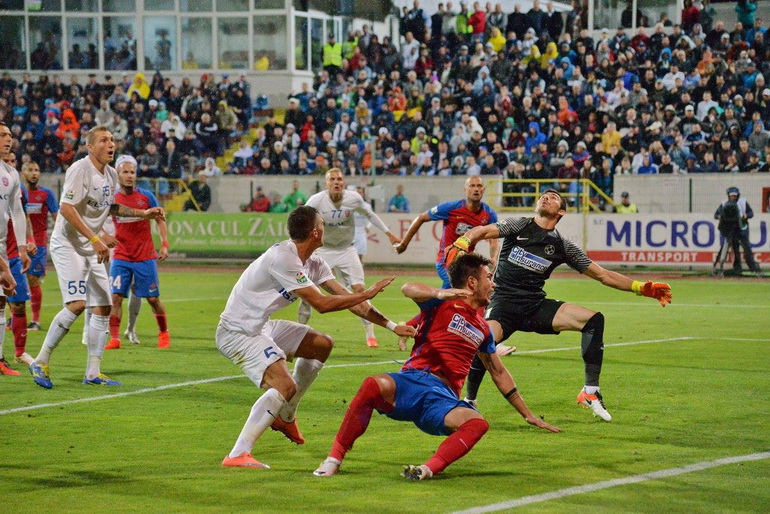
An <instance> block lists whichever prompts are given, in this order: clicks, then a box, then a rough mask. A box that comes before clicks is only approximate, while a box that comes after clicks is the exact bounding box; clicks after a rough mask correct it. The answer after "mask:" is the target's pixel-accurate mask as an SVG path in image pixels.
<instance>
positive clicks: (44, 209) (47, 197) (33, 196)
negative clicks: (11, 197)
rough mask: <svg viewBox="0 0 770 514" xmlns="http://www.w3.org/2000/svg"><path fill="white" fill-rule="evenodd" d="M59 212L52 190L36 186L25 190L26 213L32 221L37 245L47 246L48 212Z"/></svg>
mask: <svg viewBox="0 0 770 514" xmlns="http://www.w3.org/2000/svg"><path fill="white" fill-rule="evenodd" d="M49 212H50V213H53V214H55V213H57V212H59V204H58V203H57V202H56V197H55V196H54V194H53V191H51V190H50V189H48V188H47V187H42V186H38V187H36V188H35V189H28V190H27V214H28V215H29V220H30V221H31V222H32V233H33V234H34V235H35V244H36V245H37V246H48V213H49Z"/></svg>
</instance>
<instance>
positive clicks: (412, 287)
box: [401, 282, 473, 303]
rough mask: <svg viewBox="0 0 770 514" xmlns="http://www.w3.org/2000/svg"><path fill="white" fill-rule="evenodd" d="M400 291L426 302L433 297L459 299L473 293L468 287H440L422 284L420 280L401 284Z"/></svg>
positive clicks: (415, 299) (409, 296)
mask: <svg viewBox="0 0 770 514" xmlns="http://www.w3.org/2000/svg"><path fill="white" fill-rule="evenodd" d="M401 293H402V294H403V295H404V296H406V297H407V298H411V299H412V300H414V301H415V302H416V303H422V302H427V301H428V300H433V299H434V298H438V299H439V300H461V299H463V298H467V297H469V296H471V295H472V294H473V293H472V292H471V291H469V290H468V289H441V288H438V287H432V286H429V285H428V284H423V283H422V282H407V283H406V284H404V285H403V286H401Z"/></svg>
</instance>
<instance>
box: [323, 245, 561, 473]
mask: <svg viewBox="0 0 770 514" xmlns="http://www.w3.org/2000/svg"><path fill="white" fill-rule="evenodd" d="M489 265H490V261H489V260H488V259H486V258H484V257H482V256H480V255H478V254H467V255H463V256H462V257H459V258H458V259H456V261H455V262H454V263H453V264H452V266H450V267H449V278H450V282H451V285H452V286H454V287H456V288H457V289H438V288H435V287H430V286H428V285H426V284H421V283H417V282H411V283H408V284H405V285H404V286H403V287H402V288H401V291H402V292H403V293H404V295H405V296H407V297H409V298H411V299H412V300H414V301H415V302H416V303H417V305H418V306H419V307H420V311H421V312H422V319H421V321H420V324H419V325H418V327H417V335H416V336H415V344H414V348H413V349H412V354H411V356H410V357H409V359H408V360H407V361H406V363H404V366H403V368H401V371H399V372H398V373H383V374H381V375H376V376H373V377H368V378H366V379H365V380H364V382H363V384H361V388H360V389H359V390H358V393H357V394H356V396H355V397H354V398H353V400H352V401H351V402H350V407H348V410H347V412H346V413H345V418H344V419H343V420H342V425H341V426H340V429H339V431H338V432H337V436H336V437H335V438H334V443H333V444H332V449H331V451H330V452H329V456H328V457H327V458H326V460H324V461H323V462H322V463H321V465H320V466H319V467H318V469H317V470H315V471H314V472H313V474H314V475H316V476H319V477H326V476H331V475H334V474H335V473H336V472H337V471H338V470H339V468H340V465H341V464H342V460H343V459H344V458H345V454H347V452H348V451H350V450H351V449H352V448H353V444H354V443H355V441H356V440H357V439H358V438H359V437H361V436H362V435H363V433H364V432H365V431H366V428H367V427H368V426H369V421H370V420H371V417H372V413H373V411H374V410H377V411H378V412H380V413H382V414H385V415H386V416H388V417H389V418H391V419H395V420H397V421H411V422H413V423H414V424H415V425H417V427H418V428H419V429H420V430H422V431H423V432H426V433H428V434H431V435H445V436H449V437H447V438H446V439H445V440H444V442H442V443H441V445H440V446H439V447H438V450H437V451H436V453H435V454H433V456H432V457H431V458H430V459H428V460H427V461H426V462H425V463H424V464H422V465H419V466H407V467H406V469H405V470H404V472H403V476H404V477H406V478H407V479H410V480H425V479H426V478H430V477H432V476H433V475H435V474H437V473H440V472H441V471H443V470H444V469H446V467H447V466H449V465H450V464H452V463H453V462H454V461H456V460H458V459H460V458H461V457H463V456H464V455H465V454H467V453H468V452H469V451H470V450H471V449H472V448H473V446H474V445H475V444H476V443H477V442H478V441H479V439H481V438H482V437H483V436H484V434H485V433H486V432H487V430H488V429H489V423H487V422H486V420H485V419H484V417H483V416H482V415H481V414H479V412H478V411H477V410H476V409H475V408H473V407H472V406H471V405H470V404H469V403H467V402H465V401H462V400H460V391H461V390H462V387H463V382H464V381H465V377H466V376H467V375H468V370H469V368H470V365H471V361H472V360H473V359H474V356H476V357H475V358H477V359H479V360H481V362H483V363H484V366H486V367H487V369H489V372H490V374H491V375H492V380H494V382H495V385H496V386H497V388H498V389H499V390H500V393H501V394H502V395H503V396H504V397H505V398H506V399H507V400H508V402H510V404H511V405H512V406H513V407H514V408H515V409H516V410H517V411H518V412H519V414H521V415H522V417H524V419H525V420H526V421H527V423H529V424H530V425H534V426H536V427H539V428H544V429H546V430H550V431H551V432H560V429H558V428H556V427H554V426H551V425H549V424H548V423H546V422H545V421H543V420H541V419H540V418H538V417H537V416H535V415H534V414H532V412H530V410H529V408H528V407H527V404H526V403H525V402H524V399H523V398H522V397H521V395H520V394H519V392H518V390H517V388H516V384H515V382H514V381H513V377H511V374H510V373H509V372H508V370H507V369H505V366H503V363H502V362H501V361H500V357H499V356H498V355H497V354H496V353H495V341H494V340H493V339H492V334H491V332H490V330H489V325H487V323H486V321H484V318H483V316H482V315H481V314H480V310H481V309H482V308H483V307H485V306H487V305H488V304H489V299H490V296H491V295H492V292H493V291H494V289H495V284H494V283H493V282H492V272H491V271H490V269H489Z"/></svg>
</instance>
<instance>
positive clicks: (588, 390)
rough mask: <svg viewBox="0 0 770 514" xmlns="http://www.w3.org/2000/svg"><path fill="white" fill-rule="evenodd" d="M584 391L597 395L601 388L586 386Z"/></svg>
mask: <svg viewBox="0 0 770 514" xmlns="http://www.w3.org/2000/svg"><path fill="white" fill-rule="evenodd" d="M583 391H585V392H586V393H588V394H596V393H597V392H598V391H599V386H584V387H583Z"/></svg>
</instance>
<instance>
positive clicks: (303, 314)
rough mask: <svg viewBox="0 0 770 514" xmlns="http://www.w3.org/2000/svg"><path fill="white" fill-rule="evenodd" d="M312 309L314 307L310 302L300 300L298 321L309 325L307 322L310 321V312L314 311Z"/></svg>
mask: <svg viewBox="0 0 770 514" xmlns="http://www.w3.org/2000/svg"><path fill="white" fill-rule="evenodd" d="M312 309H313V308H312V307H311V306H310V304H309V303H306V302H303V301H302V300H300V302H299V310H298V312H297V321H298V322H299V323H302V324H303V325H307V322H308V321H310V314H311V313H312V312H313V311H312Z"/></svg>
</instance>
